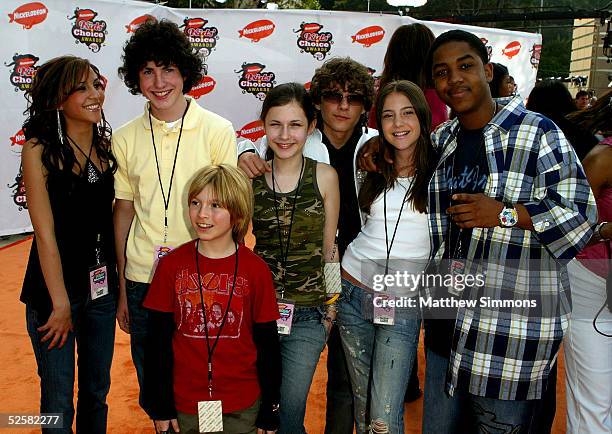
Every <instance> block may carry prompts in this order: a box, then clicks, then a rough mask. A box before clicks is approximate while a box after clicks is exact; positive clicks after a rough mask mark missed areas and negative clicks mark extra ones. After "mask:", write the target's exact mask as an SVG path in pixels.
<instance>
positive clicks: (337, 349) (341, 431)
mask: <svg viewBox="0 0 612 434" xmlns="http://www.w3.org/2000/svg"><path fill="white" fill-rule="evenodd" d="M354 426H355V421H354V418H353V391H352V390H351V378H350V376H349V372H348V365H347V363H346V355H345V354H344V349H343V348H342V339H341V338H340V330H339V329H338V326H337V325H334V326H333V327H332V328H331V331H330V333H329V339H327V409H326V412H325V434H353V427H354Z"/></svg>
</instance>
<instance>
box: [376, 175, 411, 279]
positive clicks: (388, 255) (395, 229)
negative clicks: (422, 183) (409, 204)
mask: <svg viewBox="0 0 612 434" xmlns="http://www.w3.org/2000/svg"><path fill="white" fill-rule="evenodd" d="M415 176H416V175H415ZM396 182H397V183H398V184H399V182H398V181H396ZM413 184H414V178H412V180H411V181H410V185H409V186H408V188H407V189H406V193H404V199H403V200H402V206H401V207H400V211H399V215H398V216H397V221H396V222H395V228H394V229H393V236H392V237H391V244H389V234H388V233H387V189H385V191H384V193H383V203H384V210H383V212H384V215H385V246H386V247H387V258H386V259H385V275H386V274H387V273H388V272H389V257H390V256H391V249H392V248H393V242H394V241H395V234H396V233H397V227H398V225H399V222H400V219H401V218H402V211H404V204H405V203H406V199H407V198H408V194H409V193H410V190H412V185H413Z"/></svg>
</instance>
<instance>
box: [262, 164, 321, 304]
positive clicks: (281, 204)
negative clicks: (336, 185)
mask: <svg viewBox="0 0 612 434" xmlns="http://www.w3.org/2000/svg"><path fill="white" fill-rule="evenodd" d="M304 159H305V161H304V173H303V175H302V179H301V182H300V184H299V186H298V195H297V199H296V202H295V215H294V216H293V227H292V228H291V237H290V240H289V253H288V255H287V261H286V264H285V266H286V269H285V268H284V267H283V264H282V255H281V247H280V244H281V243H280V242H279V226H280V240H281V241H282V246H283V250H285V249H287V237H288V235H289V225H290V222H291V210H292V208H293V198H294V195H295V190H293V191H290V192H288V193H279V191H278V190H277V191H276V204H275V203H274V193H273V191H272V188H270V187H269V186H268V183H267V182H266V178H265V175H261V176H259V177H257V178H255V179H254V180H253V193H254V195H255V209H254V213H253V234H254V235H255V237H256V238H257V241H256V244H255V252H256V253H257V254H258V255H259V256H261V257H262V258H263V259H264V260H265V261H266V263H267V264H268V266H269V267H270V270H271V271H272V277H273V278H274V284H275V285H276V287H277V289H280V288H281V287H282V284H283V278H282V273H286V274H285V291H284V297H285V298H289V299H291V300H294V301H295V302H296V305H298V306H319V305H321V304H323V302H324V301H325V282H324V280H323V226H324V223H325V210H324V208H323V198H322V197H321V193H320V192H319V187H318V186H317V171H316V166H317V162H316V161H314V160H311V159H310V158H306V157H304ZM275 205H276V210H278V218H279V220H280V225H279V222H278V221H277V218H276V215H277V213H276V210H275ZM278 295H279V296H280V294H278Z"/></svg>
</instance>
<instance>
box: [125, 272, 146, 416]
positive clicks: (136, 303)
mask: <svg viewBox="0 0 612 434" xmlns="http://www.w3.org/2000/svg"><path fill="white" fill-rule="evenodd" d="M125 289H126V295H127V305H128V314H129V316H130V349H131V351H132V361H133V362H134V367H135V368H136V376H137V377H138V386H139V387H140V393H139V394H138V403H139V404H140V406H141V407H142V405H143V397H142V387H143V385H144V353H145V344H146V342H147V319H148V317H149V314H148V311H147V309H146V308H144V307H142V302H143V301H144V299H145V296H146V295H147V291H148V290H149V284H148V283H141V282H133V281H131V280H127V281H126V282H125Z"/></svg>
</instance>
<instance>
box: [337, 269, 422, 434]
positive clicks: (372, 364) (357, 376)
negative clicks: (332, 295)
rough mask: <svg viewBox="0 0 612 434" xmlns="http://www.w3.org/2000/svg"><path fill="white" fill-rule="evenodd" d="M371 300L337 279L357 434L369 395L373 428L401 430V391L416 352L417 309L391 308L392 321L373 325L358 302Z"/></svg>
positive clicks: (364, 428) (363, 427)
mask: <svg viewBox="0 0 612 434" xmlns="http://www.w3.org/2000/svg"><path fill="white" fill-rule="evenodd" d="M372 303H373V294H371V293H368V292H366V291H364V290H363V289H361V288H359V287H357V286H355V285H353V284H352V283H350V282H349V281H347V280H345V279H343V280H342V295H341V296H340V300H339V302H338V316H337V318H338V325H339V327H340V336H341V338H342V346H343V347H344V352H345V354H346V359H347V363H348V367H349V374H350V377H351V383H352V387H353V400H354V405H355V423H356V426H357V433H358V434H363V433H367V432H369V429H370V424H369V423H368V420H367V419H366V415H367V414H368V407H367V405H368V394H370V400H369V403H370V406H369V415H370V418H369V419H370V420H371V421H372V428H375V427H378V428H379V429H380V428H383V429H382V431H381V432H386V431H384V427H386V428H387V429H388V432H389V433H392V434H401V433H403V432H404V394H405V393H406V387H407V386H408V382H409V381H410V374H411V370H412V366H413V363H414V359H415V357H416V353H417V345H418V339H419V329H420V324H421V320H420V315H419V310H418V308H416V307H415V308H395V324H394V325H378V324H374V323H373V322H372V320H370V319H364V317H365V316H366V315H364V312H363V307H364V306H368V305H370V306H371V305H372ZM370 378H371V383H370V382H369V380H370ZM368 386H369V387H368ZM374 432H376V431H374Z"/></svg>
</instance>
